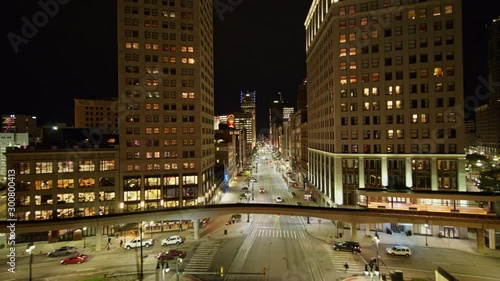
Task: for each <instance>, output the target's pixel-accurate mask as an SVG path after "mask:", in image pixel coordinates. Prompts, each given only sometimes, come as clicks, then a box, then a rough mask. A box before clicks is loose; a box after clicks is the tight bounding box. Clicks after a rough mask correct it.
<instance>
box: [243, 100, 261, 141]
mask: <svg viewBox="0 0 500 281" xmlns="http://www.w3.org/2000/svg"><path fill="white" fill-rule="evenodd" d="M240 103H241V111H242V112H244V113H250V114H251V116H252V124H251V126H250V128H247V134H248V135H247V136H248V138H249V139H248V140H247V142H248V143H251V144H252V148H253V147H255V145H256V144H257V119H256V118H257V113H256V92H255V91H253V92H251V91H246V92H241V93H240Z"/></svg>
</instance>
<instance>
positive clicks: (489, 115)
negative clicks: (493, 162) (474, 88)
mask: <svg viewBox="0 0 500 281" xmlns="http://www.w3.org/2000/svg"><path fill="white" fill-rule="evenodd" d="M488 31H489V41H488V72H489V75H488V89H487V90H488V91H489V94H490V96H489V100H488V103H487V104H485V105H482V106H480V107H478V108H476V109H475V112H476V145H477V146H478V149H479V150H480V151H481V152H482V153H484V154H486V155H487V156H495V155H496V156H498V154H499V153H500V122H499V120H500V18H498V19H494V20H493V21H492V22H491V23H490V25H489V26H488Z"/></svg>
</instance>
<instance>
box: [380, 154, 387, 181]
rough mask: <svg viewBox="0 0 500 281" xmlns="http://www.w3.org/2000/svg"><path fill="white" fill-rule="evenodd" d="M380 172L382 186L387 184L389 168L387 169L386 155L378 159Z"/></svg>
mask: <svg viewBox="0 0 500 281" xmlns="http://www.w3.org/2000/svg"><path fill="white" fill-rule="evenodd" d="M380 172H381V174H382V175H381V176H382V186H383V187H386V186H388V185H389V170H388V169H387V157H382V159H381V160H380Z"/></svg>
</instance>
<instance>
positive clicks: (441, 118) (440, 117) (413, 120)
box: [340, 112, 457, 126]
mask: <svg viewBox="0 0 500 281" xmlns="http://www.w3.org/2000/svg"><path fill="white" fill-rule="evenodd" d="M360 119H361V120H362V122H363V125H370V119H371V123H372V124H373V125H380V124H381V123H380V116H378V115H376V116H371V117H370V116H363V117H361V118H360ZM349 120H350V122H349ZM430 122H431V121H430V118H429V114H427V113H421V114H410V124H418V123H420V124H427V123H430ZM435 122H436V123H444V122H445V115H444V113H441V112H438V113H436V121H435ZM446 122H447V123H451V124H453V123H456V122H457V117H456V113H455V112H448V113H447V114H446ZM349 123H350V125H358V124H359V122H358V117H357V116H351V117H341V118H340V124H341V125H342V126H348V125H349ZM386 124H394V116H393V115H387V116H386ZM396 124H404V115H396Z"/></svg>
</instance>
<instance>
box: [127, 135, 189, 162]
mask: <svg viewBox="0 0 500 281" xmlns="http://www.w3.org/2000/svg"><path fill="white" fill-rule="evenodd" d="M184 141H185V142H184ZM183 143H186V144H187V145H189V144H190V143H193V145H194V140H183ZM144 154H145V157H146V159H153V158H155V159H160V158H164V159H169V158H177V157H178V154H177V152H176V151H164V152H163V153H161V152H160V151H147V152H145V153H144ZM195 155H196V154H195V152H194V151H186V150H185V151H183V152H182V158H183V159H185V158H195V157H196V156H195ZM127 159H128V160H130V159H141V152H139V151H136V152H127Z"/></svg>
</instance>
